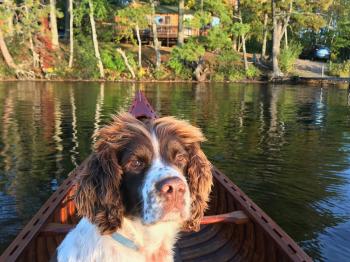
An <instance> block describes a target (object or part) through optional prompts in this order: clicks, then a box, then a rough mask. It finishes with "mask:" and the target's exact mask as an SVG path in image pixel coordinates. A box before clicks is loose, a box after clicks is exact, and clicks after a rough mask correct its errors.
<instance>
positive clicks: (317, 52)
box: [300, 45, 331, 61]
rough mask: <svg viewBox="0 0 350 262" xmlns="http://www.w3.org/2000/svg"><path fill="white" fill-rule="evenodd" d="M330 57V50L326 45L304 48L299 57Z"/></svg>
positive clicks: (312, 58) (315, 58)
mask: <svg viewBox="0 0 350 262" xmlns="http://www.w3.org/2000/svg"><path fill="white" fill-rule="evenodd" d="M330 57H331V50H330V49H329V48H328V47H327V46H323V45H314V46H312V47H310V48H304V50H303V51H302V53H301V55H300V58H302V59H310V60H323V61H328V60H329V59H330Z"/></svg>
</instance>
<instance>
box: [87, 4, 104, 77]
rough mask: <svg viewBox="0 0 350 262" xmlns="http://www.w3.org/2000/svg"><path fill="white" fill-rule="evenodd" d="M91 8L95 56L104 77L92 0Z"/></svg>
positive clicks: (101, 75)
mask: <svg viewBox="0 0 350 262" xmlns="http://www.w3.org/2000/svg"><path fill="white" fill-rule="evenodd" d="M89 8H90V11H89V17H90V24H91V31H92V41H93V43H94V49H95V57H96V59H97V64H98V69H99V70H100V77H101V78H104V77H105V72H104V68H103V64H102V61H101V55H100V50H99V48H98V40H97V33H96V25H95V18H94V5H93V2H92V0H89Z"/></svg>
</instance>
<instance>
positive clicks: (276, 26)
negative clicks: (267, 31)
mask: <svg viewBox="0 0 350 262" xmlns="http://www.w3.org/2000/svg"><path fill="white" fill-rule="evenodd" d="M271 3H272V22H273V36H272V70H273V72H272V78H278V77H281V76H282V75H283V74H282V72H281V70H280V68H279V65H278V56H279V54H280V45H281V34H282V31H281V29H282V24H281V22H280V21H278V19H277V16H276V2H275V0H272V2H271Z"/></svg>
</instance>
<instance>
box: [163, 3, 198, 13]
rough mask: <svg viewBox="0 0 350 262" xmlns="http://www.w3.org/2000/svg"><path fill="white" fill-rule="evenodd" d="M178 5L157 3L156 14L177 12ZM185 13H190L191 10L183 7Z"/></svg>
mask: <svg viewBox="0 0 350 262" xmlns="http://www.w3.org/2000/svg"><path fill="white" fill-rule="evenodd" d="M178 12H179V7H178V6H176V5H158V6H156V14H178ZM184 13H185V14H192V13H193V11H192V10H188V9H185V10H184Z"/></svg>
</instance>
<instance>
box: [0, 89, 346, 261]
mask: <svg viewBox="0 0 350 262" xmlns="http://www.w3.org/2000/svg"><path fill="white" fill-rule="evenodd" d="M138 88H142V89H143V90H145V93H146V95H147V97H148V98H149V100H150V102H151V103H152V105H154V107H155V109H156V110H157V111H158V112H159V113H160V114H161V115H175V116H177V117H179V118H183V119H188V120H189V121H190V122H191V123H193V124H195V125H198V126H200V127H201V128H202V129H203V132H204V133H205V135H206V137H207V138H208V142H206V143H205V144H204V149H205V152H206V153H207V155H208V157H209V158H210V160H211V161H212V162H213V163H215V165H217V167H219V168H220V169H221V170H223V171H224V172H225V173H226V174H227V175H228V176H230V177H231V179H232V180H233V181H234V182H235V183H236V184H237V185H238V186H240V187H241V188H242V189H243V190H244V191H245V192H246V193H247V194H248V195H249V196H250V197H251V198H252V199H253V200H254V201H255V202H256V203H257V204H258V205H259V206H260V207H261V208H262V209H264V210H265V211H266V212H267V213H268V214H269V215H270V216H271V217H272V218H273V219H274V220H276V222H277V223H278V224H280V226H281V227H282V228H283V229H284V230H285V231H286V232H287V233H288V234H290V235H291V236H292V237H293V238H294V239H295V240H296V241H298V243H299V244H300V245H301V246H302V247H303V248H304V249H305V250H306V252H307V253H308V254H309V255H311V256H312V257H313V258H314V259H315V260H319V261H349V257H350V255H349V254H350V107H349V105H348V94H347V91H346V90H342V89H337V88H318V87H303V86H261V85H246V84H244V85H243V84H234V85H221V84H219V85H204V86H196V85H190V84H179V85H169V84H149V85H143V86H133V85H131V84H117V83H106V84H100V83H24V82H21V83H0V253H1V252H2V251H3V250H4V249H5V248H6V246H7V245H8V244H9V243H10V241H11V240H12V239H13V238H14V237H15V236H16V234H17V233H18V231H19V230H20V229H21V228H22V227H23V225H24V224H25V223H26V222H27V221H28V220H29V219H30V218H31V217H32V216H33V214H34V213H35V212H36V211H37V210H38V209H39V207H40V206H41V205H42V204H43V203H44V201H45V200H46V199H47V198H48V197H49V196H50V194H51V193H52V192H53V190H55V189H56V188H57V186H58V185H59V184H60V182H61V181H63V179H64V178H66V176H67V174H68V173H69V171H70V170H71V169H73V167H74V166H75V165H77V164H79V163H81V161H82V160H83V159H84V158H85V157H86V156H87V155H88V154H89V153H90V151H91V142H92V140H91V136H92V135H93V134H94V132H95V131H96V130H97V129H98V128H99V127H100V126H101V125H103V124H104V123H108V121H109V120H110V115H111V114H113V113H115V112H117V111H119V110H126V109H127V108H128V107H129V105H130V103H131V101H132V98H133V95H134V92H135V90H136V89H138Z"/></svg>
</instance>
